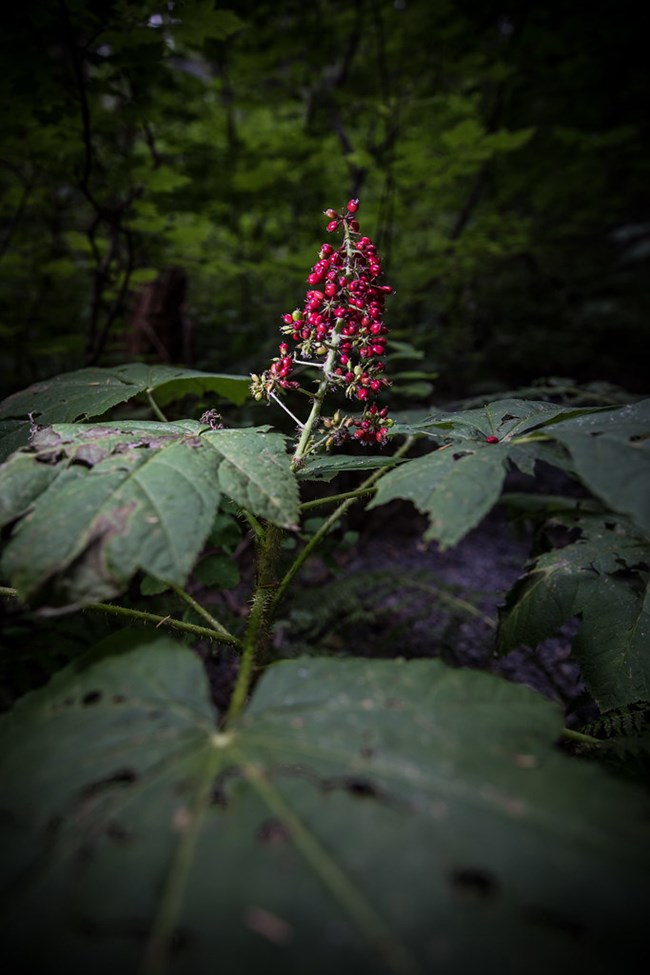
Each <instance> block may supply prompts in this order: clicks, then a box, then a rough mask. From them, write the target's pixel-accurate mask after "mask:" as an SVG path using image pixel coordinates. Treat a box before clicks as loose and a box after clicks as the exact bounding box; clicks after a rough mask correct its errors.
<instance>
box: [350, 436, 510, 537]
mask: <svg viewBox="0 0 650 975" xmlns="http://www.w3.org/2000/svg"><path fill="white" fill-rule="evenodd" d="M507 460H508V447H507V446H506V445H502V444H481V445H480V446H478V445H476V446H473V447H468V445H466V444H460V445H459V446H458V448H457V449H454V448H447V449H441V450H435V451H433V452H432V453H430V454H426V455H425V456H424V457H418V458H416V459H415V460H411V461H408V462H407V463H405V464H402V465H401V466H400V467H397V468H396V469H395V470H394V471H390V472H389V473H388V474H386V476H385V477H383V478H382V479H381V481H379V483H378V485H377V493H376V494H375V496H374V498H373V499H372V501H371V502H370V504H369V505H368V508H375V507H377V506H379V505H382V504H386V503H387V502H389V501H393V500H395V499H397V498H403V499H405V500H407V501H412V502H413V504H414V505H415V506H416V508H418V510H419V511H421V512H422V513H423V514H427V515H428V516H429V526H428V528H427V530H426V532H425V535H424V537H425V539H427V540H430V539H436V541H438V542H439V544H440V548H441V550H444V549H446V548H449V547H450V546H452V545H455V544H456V543H457V542H459V541H460V539H461V538H463V536H464V535H466V534H467V532H468V531H470V530H471V529H472V528H474V527H475V526H476V525H478V523H479V522H480V521H481V520H482V518H483V517H484V516H485V515H486V514H487V513H488V512H489V511H490V510H491V508H493V507H494V505H495V504H496V502H497V501H498V499H499V495H500V494H501V488H502V486H503V480H504V478H505V475H506V463H507Z"/></svg>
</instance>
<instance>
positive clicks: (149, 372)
mask: <svg viewBox="0 0 650 975" xmlns="http://www.w3.org/2000/svg"><path fill="white" fill-rule="evenodd" d="M249 384H250V379H249V377H248V376H228V375H222V374H221V373H209V372H197V371H196V370H194V369H182V368H177V367H175V366H148V365H146V364H145V363H142V362H133V363H129V364H127V365H123V366H115V367H113V368H111V369H99V368H92V369H90V368H89V369H78V370H76V371H75V372H67V373H63V374H62V375H59V376H54V378H53V379H47V380H44V381H43V382H40V383H35V384H34V385H33V386H29V387H28V388H27V389H24V390H21V391H20V392H19V393H14V394H13V396H9V397H8V398H7V399H5V400H4V401H3V402H2V403H0V459H2V458H4V457H7V456H8V455H9V454H10V453H11V452H12V451H13V450H16V449H18V447H21V446H22V445H23V444H25V443H27V439H28V435H29V428H30V424H29V419H28V418H29V417H30V416H31V417H32V418H33V420H35V421H38V423H39V424H40V425H42V426H46V425H48V424H52V423H67V422H74V421H76V420H81V419H85V418H88V419H92V418H93V417H97V416H102V415H103V414H104V413H106V411H107V410H110V409H111V407H113V406H117V405H118V404H119V403H126V402H127V400H130V399H132V398H133V397H134V396H138V395H140V394H141V393H144V392H146V391H147V390H149V391H151V392H153V391H154V390H155V391H156V399H157V401H158V403H160V405H162V406H164V405H165V404H166V403H168V402H170V401H171V400H173V399H178V398H179V397H181V396H185V395H187V394H188V393H194V394H195V395H202V394H204V393H208V392H210V393H217V394H218V395H220V396H225V397H226V398H227V399H229V400H231V401H232V402H233V403H235V404H237V405H240V404H241V403H243V402H244V400H245V399H246V397H247V395H248V386H249Z"/></svg>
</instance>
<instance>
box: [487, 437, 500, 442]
mask: <svg viewBox="0 0 650 975" xmlns="http://www.w3.org/2000/svg"><path fill="white" fill-rule="evenodd" d="M485 442H486V443H498V442H499V438H498V437H486V438H485Z"/></svg>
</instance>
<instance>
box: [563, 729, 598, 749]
mask: <svg viewBox="0 0 650 975" xmlns="http://www.w3.org/2000/svg"><path fill="white" fill-rule="evenodd" d="M562 737H563V738H568V739H569V740H570V741H576V742H579V743H580V744H581V745H604V744H606V742H604V741H603V739H602V738H594V736H593V735H585V734H583V732H582V731H574V730H573V729H572V728H562Z"/></svg>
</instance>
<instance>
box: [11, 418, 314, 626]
mask: <svg viewBox="0 0 650 975" xmlns="http://www.w3.org/2000/svg"><path fill="white" fill-rule="evenodd" d="M222 493H223V494H225V495H227V496H228V497H230V498H231V499H232V500H234V501H235V502H237V503H238V504H239V505H241V506H243V507H244V508H246V509H248V510H249V511H251V512H252V513H253V514H254V515H256V516H258V517H262V518H266V519H268V520H269V521H271V522H273V523H274V524H279V525H282V526H285V527H290V526H292V525H294V524H295V522H296V520H297V517H298V490H297V485H296V481H295V478H294V477H293V475H292V473H291V470H290V466H289V458H288V456H287V454H286V451H285V447H284V438H283V437H282V436H281V435H279V434H274V433H268V432H267V431H266V429H265V428H262V429H257V428H252V429H245V430H209V429H207V428H206V427H204V426H201V424H199V423H196V422H194V421H190V420H188V421H183V422H180V423H129V422H124V423H121V424H104V425H101V426H99V425H98V426H86V425H81V424H60V425H56V426H53V427H49V428H46V429H44V430H40V431H38V432H37V433H36V434H35V435H34V437H33V438H32V444H31V446H30V448H28V449H27V450H24V451H19V452H17V453H16V454H14V455H13V456H12V457H11V458H10V459H9V460H8V461H7V462H6V463H5V464H4V465H3V466H2V467H1V468H0V497H2V498H3V502H2V504H1V505H0V514H1V515H2V523H3V524H8V523H10V522H12V521H16V520H17V519H18V520H17V524H16V525H15V527H14V529H13V532H12V534H11V537H10V538H9V541H8V543H7V545H6V548H5V551H4V553H3V557H2V570H3V572H4V574H5V575H6V576H7V577H8V578H9V579H10V581H11V583H12V584H13V585H14V586H15V587H16V588H17V590H18V592H19V595H20V596H21V597H23V598H24V599H27V600H29V601H31V602H32V603H34V604H35V605H38V606H40V607H41V608H47V607H56V606H64V607H67V608H71V607H74V606H79V605H84V604H86V603H88V602H93V601H96V600H99V599H107V598H110V597H112V596H115V595H117V594H118V593H120V592H121V591H123V590H124V589H125V587H126V586H127V584H128V582H129V580H130V579H131V578H132V576H133V575H134V574H135V572H137V571H138V570H144V571H145V572H147V573H149V574H150V575H152V576H155V577H157V578H159V579H161V580H165V581H167V582H172V583H176V584H178V585H182V584H183V583H184V582H185V581H186V579H187V576H188V574H189V572H190V571H191V568H192V566H193V564H194V562H195V561H196V559H197V557H198V555H199V554H200V552H201V549H202V547H203V545H204V543H205V541H206V539H207V537H208V534H209V532H210V530H211V528H212V525H213V522H214V517H215V513H216V510H217V506H218V504H219V499H220V495H221V494H222Z"/></svg>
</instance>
